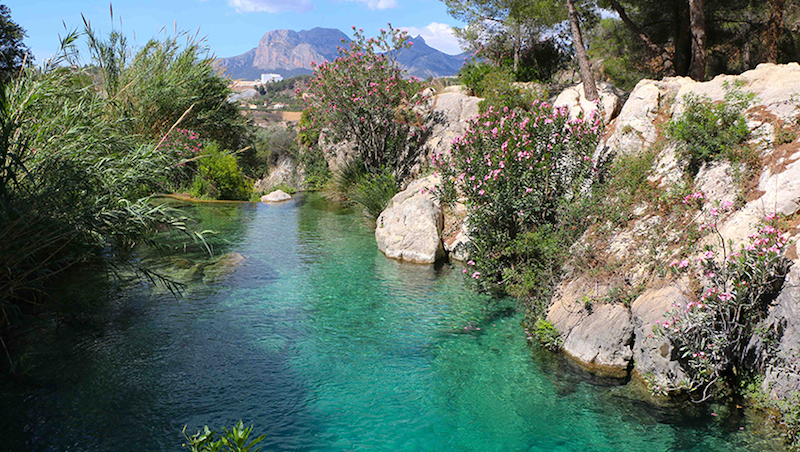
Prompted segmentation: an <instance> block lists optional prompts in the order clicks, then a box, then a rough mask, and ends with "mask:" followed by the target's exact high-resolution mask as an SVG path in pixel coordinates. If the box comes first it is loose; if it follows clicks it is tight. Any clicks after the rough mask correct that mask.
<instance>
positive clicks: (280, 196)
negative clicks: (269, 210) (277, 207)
mask: <svg viewBox="0 0 800 452" xmlns="http://www.w3.org/2000/svg"><path fill="white" fill-rule="evenodd" d="M290 199H292V195H290V194H289V193H286V192H285V191H283V190H275V191H273V192H272V193H269V194H267V195H264V196H262V197H261V202H282V201H288V200H290Z"/></svg>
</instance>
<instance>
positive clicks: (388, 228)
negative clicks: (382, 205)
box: [375, 176, 444, 264]
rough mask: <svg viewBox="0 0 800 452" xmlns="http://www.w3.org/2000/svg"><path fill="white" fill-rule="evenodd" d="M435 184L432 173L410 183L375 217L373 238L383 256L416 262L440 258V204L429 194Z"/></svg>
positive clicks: (427, 262)
mask: <svg viewBox="0 0 800 452" xmlns="http://www.w3.org/2000/svg"><path fill="white" fill-rule="evenodd" d="M438 183H439V180H438V178H437V177H435V176H428V177H426V178H424V179H420V180H417V181H414V182H412V183H411V184H410V185H409V186H408V188H406V189H405V190H403V191H401V192H400V193H398V194H396V195H395V196H394V197H393V198H392V200H391V202H389V206H388V207H387V208H386V210H384V211H383V212H381V214H380V216H378V219H377V221H376V223H377V225H376V228H375V240H376V241H377V242H378V249H379V250H381V252H382V253H383V254H385V255H386V257H389V258H392V259H399V260H402V261H407V262H414V263H418V264H431V263H434V262H436V260H438V259H440V258H442V257H444V248H443V247H442V236H441V234H442V228H443V226H444V219H443V217H442V207H441V205H440V204H439V202H438V201H436V200H435V199H434V197H433V195H432V194H431V189H432V188H433V187H435V186H436V185H437V184H438Z"/></svg>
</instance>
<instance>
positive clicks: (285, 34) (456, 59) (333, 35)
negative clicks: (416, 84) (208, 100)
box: [220, 27, 463, 80]
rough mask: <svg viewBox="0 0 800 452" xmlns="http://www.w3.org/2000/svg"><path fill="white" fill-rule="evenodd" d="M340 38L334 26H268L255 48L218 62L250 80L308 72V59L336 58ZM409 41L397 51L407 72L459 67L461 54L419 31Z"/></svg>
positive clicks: (416, 73) (235, 75) (447, 72)
mask: <svg viewBox="0 0 800 452" xmlns="http://www.w3.org/2000/svg"><path fill="white" fill-rule="evenodd" d="M343 39H344V40H345V41H349V38H348V37H347V35H346V34H344V33H343V32H342V31H341V30H338V29H335V28H321V27H315V28H312V29H310V30H300V31H294V30H288V29H282V30H271V31H268V32H267V33H265V34H264V35H263V36H262V37H261V40H260V41H259V43H258V46H257V47H256V48H254V49H252V50H250V51H248V52H247V53H245V54H243V55H239V56H235V57H231V58H221V59H220V66H222V67H225V68H226V69H227V73H228V74H230V76H231V77H233V78H245V79H253V80H254V79H257V78H258V77H259V75H260V74H261V73H262V72H263V73H266V72H275V73H279V74H281V75H284V76H285V77H286V76H291V75H299V74H301V73H306V74H310V73H311V71H312V69H311V63H312V62H315V63H322V62H323V61H332V60H334V59H336V57H337V56H338V47H339V46H340V45H341V43H342V40H343ZM411 41H412V42H413V43H414V44H415V45H414V46H412V47H411V48H410V49H405V50H404V51H402V52H400V53H399V54H398V59H397V62H398V63H399V64H400V66H401V67H402V68H403V69H405V70H406V71H408V74H409V75H414V76H418V77H427V76H429V75H430V76H434V77H440V76H446V75H455V74H456V73H457V72H458V70H459V69H460V68H461V65H462V63H463V58H462V57H461V56H452V55H447V54H445V53H442V52H440V51H438V50H436V49H434V48H432V47H430V46H429V45H428V43H427V42H425V39H424V38H423V37H422V36H421V35H417V36H416V37H415V38H413V39H412V40H411ZM290 74H291V75H290Z"/></svg>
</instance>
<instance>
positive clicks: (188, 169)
mask: <svg viewBox="0 0 800 452" xmlns="http://www.w3.org/2000/svg"><path fill="white" fill-rule="evenodd" d="M156 151H159V152H161V153H164V154H165V156H164V157H165V158H166V161H167V162H174V163H172V165H171V166H170V168H169V171H168V174H167V182H168V184H169V186H170V188H179V187H183V186H185V185H187V184H189V183H191V181H192V178H193V177H194V173H195V171H196V170H197V165H196V164H195V161H194V160H195V158H196V157H198V156H199V155H202V154H203V144H202V142H201V141H200V136H199V135H198V134H197V133H196V132H193V131H191V130H188V129H181V128H175V129H172V130H171V131H170V132H169V133H167V134H166V135H165V136H164V138H162V139H161V141H160V142H159V143H158V145H157V146H156ZM159 188H162V187H159ZM163 188H167V187H163Z"/></svg>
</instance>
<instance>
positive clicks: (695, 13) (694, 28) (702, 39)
mask: <svg viewBox="0 0 800 452" xmlns="http://www.w3.org/2000/svg"><path fill="white" fill-rule="evenodd" d="M689 21H690V29H691V32H692V60H691V61H692V62H691V64H690V65H689V77H691V78H693V79H695V80H700V81H702V80H705V79H706V56H707V53H706V14H705V11H704V9H703V0H689Z"/></svg>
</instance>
